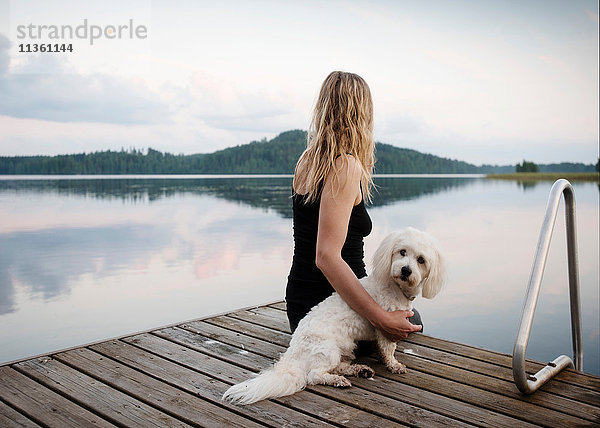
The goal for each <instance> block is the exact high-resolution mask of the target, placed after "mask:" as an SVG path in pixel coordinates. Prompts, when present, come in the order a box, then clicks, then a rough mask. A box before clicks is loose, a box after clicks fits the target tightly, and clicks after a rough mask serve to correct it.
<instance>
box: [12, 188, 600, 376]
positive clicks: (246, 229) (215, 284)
mask: <svg viewBox="0 0 600 428" xmlns="http://www.w3.org/2000/svg"><path fill="white" fill-rule="evenodd" d="M8 178H11V179H8ZM30 178H31V177H30ZM376 183H377V184H378V185H379V193H378V194H377V196H376V198H375V201H374V203H373V205H372V206H371V207H370V208H369V213H370V215H371V217H372V219H373V224H374V228H373V232H372V233H371V235H370V236H369V237H368V238H367V239H366V241H365V246H366V248H365V250H366V257H367V260H368V261H369V262H368V266H367V267H369V264H370V258H371V255H372V254H373V252H374V251H375V248H376V246H377V245H378V243H379V241H380V240H381V239H382V238H383V237H384V236H385V235H386V234H387V233H389V232H391V231H392V230H395V229H398V228H401V227H404V226H408V225H411V226H414V227H417V228H420V229H424V230H426V231H428V232H430V233H431V234H433V235H434V236H436V237H437V238H438V239H439V240H440V241H441V243H442V245H443V247H444V248H445V252H446V256H447V257H446V258H447V261H448V267H449V281H448V284H447V287H446V289H445V290H443V291H442V293H441V294H440V295H439V296H438V297H437V298H436V299H435V300H433V301H426V300H422V299H419V300H417V301H416V305H415V306H416V307H417V308H418V309H419V310H420V311H421V313H422V316H423V319H424V323H425V332H426V333H428V334H431V335H434V336H438V337H443V338H447V339H451V340H455V341H460V342H464V343H469V344H473V345H478V346H482V347H486V348H490V349H495V350H498V351H501V352H507V353H512V346H513V343H514V338H515V333H516V329H517V324H518V321H519V316H520V312H521V306H522V302H523V298H524V294H525V288H526V285H527V280H528V277H529V271H530V269H531V264H532V262H533V257H534V252H535V247H536V243H537V238H538V234H539V230H540V226H541V222H542V218H543V214H544V209H545V205H546V201H547V197H548V192H549V189H550V186H551V183H548V182H544V183H538V184H535V185H528V186H523V185H522V184H519V183H517V182H512V181H489V180H486V179H484V178H480V177H459V178H458V177H446V178H443V177H427V178H407V177H401V178H378V179H377V180H376ZM290 186H291V178H290V177H260V178H257V177H233V178H232V177H218V178H214V177H213V178H206V177H193V178H182V177H177V178H166V177H157V178H152V179H150V178H147V177H143V178H139V177H138V178H131V177H130V178H122V177H120V178H104V179H98V178H97V177H92V178H89V177H88V178H87V179H74V178H73V177H71V178H68V179H64V178H63V179H56V178H52V179H47V178H46V179H36V180H31V179H27V180H25V179H23V180H15V179H14V177H2V179H0V326H1V329H0V362H5V361H9V360H13V359H17V358H21V357H26V356H30V355H34V354H39V353H43V352H47V351H50V350H57V349H61V348H65V347H69V346H74V345H79V344H83V343H88V342H92V341H97V340H101V339H106V338H110V337H114V336H118V335H123V334H127V333H132V332H136V331H140V330H147V329H150V328H152V327H157V326H161V325H165V324H170V323H175V322H178V321H184V320H188V319H193V318H198V317H203V316H207V315H211V314H217V313H221V312H224V311H229V310H232V309H237V308H240V307H244V306H250V305H255V304H262V303H266V302H270V301H275V300H279V299H282V298H283V296H284V289H285V282H286V276H287V273H288V269H289V266H290V262H291V256H292V232H291V230H292V227H291V201H290V199H289V193H290ZM574 187H575V192H576V199H577V216H578V232H579V233H578V239H579V251H580V270H581V272H580V274H581V285H582V290H581V297H582V299H581V300H582V306H583V307H582V310H583V323H584V325H583V339H584V346H583V349H584V366H585V367H584V368H585V370H586V371H588V372H591V373H595V374H600V361H599V359H600V357H599V335H600V327H599V314H598V282H599V280H598V190H599V189H598V185H597V184H596V183H581V184H580V183H577V184H575V185H574ZM563 217H564V215H563V208H562V207H561V211H560V216H559V218H558V220H557V223H556V227H555V236H554V238H553V242H552V247H551V252H550V254H549V257H548V263H547V268H546V273H545V277H544V281H543V284H542V293H543V294H542V295H541V297H540V299H539V302H538V310H537V312H536V316H535V321H534V330H533V332H532V337H531V340H530V345H529V348H528V356H529V357H531V358H534V359H538V360H542V361H547V360H550V359H553V358H554V357H556V356H557V355H558V354H562V353H566V354H567V355H570V354H571V352H572V351H571V339H570V321H569V309H568V308H569V306H568V292H567V268H566V250H565V248H566V246H565V233H564V218H563Z"/></svg>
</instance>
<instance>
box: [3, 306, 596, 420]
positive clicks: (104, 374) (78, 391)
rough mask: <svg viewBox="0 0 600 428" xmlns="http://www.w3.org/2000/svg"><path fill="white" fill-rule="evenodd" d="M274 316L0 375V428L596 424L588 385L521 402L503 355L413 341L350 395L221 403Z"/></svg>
mask: <svg viewBox="0 0 600 428" xmlns="http://www.w3.org/2000/svg"><path fill="white" fill-rule="evenodd" d="M284 310H285V305H284V303H276V304H271V305H266V306H261V307H257V308H254V309H249V310H239V311H236V312H233V313H230V314H227V315H222V316H216V317H212V318H206V319H201V320H197V321H192V322H185V323H182V324H179V325H174V326H171V327H166V328H161V329H157V330H153V331H150V332H146V333H140V334H135V335H132V336H127V337H123V338H120V339H113V340H108V341H105V342H101V343H97V344H93V345H88V346H83V347H79V348H74V349H70V350H66V351H60V352H56V353H52V354H49V355H47V356H43V357H36V358H30V359H27V360H22V361H19V362H15V363H11V364H7V365H4V366H1V367H0V427H13V426H27V427H30V426H55V427H69V426H76V427H82V426H142V427H150V426H158V427H175V426H189V425H192V426H236V427H254V426H273V427H282V426H298V427H311V426H355V427H393V426H426V427H434V426H453V427H454V426H484V427H490V426H492V427H528V426H554V427H570V426H599V425H600V378H599V377H596V376H592V375H588V374H583V373H579V372H575V371H572V370H566V371H563V372H562V373H560V374H559V375H558V377H557V378H555V379H553V380H551V381H550V382H549V383H548V384H547V385H545V386H544V387H543V388H542V389H541V390H540V391H538V392H537V393H535V394H534V395H532V396H522V395H521V394H520V393H519V392H518V390H517V388H516V387H515V385H514V384H513V382H512V370H511V357H510V356H509V355H505V354H501V353H497V352H492V351H488V350H484V349H481V348H476V347H472V346H467V345H462V344H459V343H454V342H449V341H446V340H441V339H436V338H434V337H430V336H427V335H423V334H413V335H411V337H410V338H409V339H408V340H406V341H403V342H401V343H399V345H398V360H400V361H401V362H403V363H404V364H406V366H407V367H408V369H409V372H408V373H406V374H402V375H395V374H392V373H389V372H387V371H386V369H385V367H382V366H381V365H380V364H379V363H377V362H376V361H375V360H374V359H370V358H365V361H366V362H367V364H369V365H371V367H373V368H374V369H375V371H376V376H375V377H374V378H373V379H356V378H350V379H351V381H352V383H353V386H352V387H351V388H347V389H337V388H332V387H327V386H316V387H310V388H307V389H306V390H304V391H302V392H299V393H297V394H295V395H292V396H289V397H284V398H280V399H277V400H272V401H263V402H259V403H256V404H254V405H250V406H245V407H240V406H235V405H231V404H228V403H226V402H223V401H221V395H222V394H223V392H224V391H225V390H226V389H227V388H228V387H229V386H230V385H232V384H233V383H237V382H239V381H241V380H244V379H247V378H248V377H250V376H252V374H253V373H255V372H257V371H259V370H261V369H263V368H265V367H268V366H269V365H271V364H272V363H273V360H274V359H276V358H277V357H278V355H279V354H280V353H281V352H283V351H284V350H285V348H286V346H287V344H288V342H289V339H290V334H289V328H288V324H287V318H286V316H285V311H284ZM539 367H541V364H540V363H536V362H530V367H529V369H531V371H532V372H535V371H537V370H538V369H539Z"/></svg>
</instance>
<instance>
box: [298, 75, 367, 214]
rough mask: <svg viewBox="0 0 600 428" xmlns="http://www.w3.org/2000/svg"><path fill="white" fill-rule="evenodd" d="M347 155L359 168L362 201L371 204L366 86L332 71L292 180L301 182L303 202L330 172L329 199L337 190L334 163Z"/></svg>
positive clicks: (316, 195)
mask: <svg viewBox="0 0 600 428" xmlns="http://www.w3.org/2000/svg"><path fill="white" fill-rule="evenodd" d="M345 154H351V155H352V156H354V157H355V158H356V160H358V161H359V164H360V166H361V169H362V177H361V180H360V185H361V189H362V192H363V199H365V200H366V201H368V202H370V201H371V190H372V188H373V177H372V175H373V165H374V163H375V143H374V141H373V100H372V98H371V91H370V89H369V86H368V85H367V83H366V82H365V81H364V79H363V78H362V77H360V76H359V75H357V74H354V73H346V72H343V71H333V72H331V73H330V74H329V76H327V78H326V79H325V81H324V82H323V85H322V86H321V90H320V92H319V98H318V99H317V103H316V105H315V108H314V111H313V116H312V120H311V124H310V127H309V130H308V134H307V146H306V150H304V153H302V155H301V156H300V159H299V160H298V163H297V164H296V171H295V174H294V177H295V178H296V177H298V175H299V173H301V174H302V175H303V176H304V177H306V180H305V187H306V192H305V193H304V196H305V203H310V202H313V201H315V200H317V199H318V198H319V196H320V191H321V188H322V186H321V184H322V183H323V182H324V181H325V178H326V177H327V176H328V175H329V174H330V173H333V177H332V188H333V196H334V197H335V194H336V192H337V191H339V172H340V169H342V168H343V167H345V165H343V166H342V168H336V167H335V160H336V159H337V157H338V156H341V157H342V159H343V160H344V163H346V162H347V161H348V160H347V157H346V156H344V155H345Z"/></svg>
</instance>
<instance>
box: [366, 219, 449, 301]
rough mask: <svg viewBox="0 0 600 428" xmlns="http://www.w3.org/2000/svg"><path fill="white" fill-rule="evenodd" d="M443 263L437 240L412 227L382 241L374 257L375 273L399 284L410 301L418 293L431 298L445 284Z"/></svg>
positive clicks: (382, 279)
mask: <svg viewBox="0 0 600 428" xmlns="http://www.w3.org/2000/svg"><path fill="white" fill-rule="evenodd" d="M444 265H445V264H444V259H443V257H442V255H441V254H440V251H439V248H438V244H437V242H436V241H435V240H434V239H433V238H432V237H431V236H430V235H429V234H427V233H425V232H422V231H420V230H417V229H414V228H411V227H409V228H406V229H402V230H400V231H398V232H394V233H391V234H390V235H388V236H387V237H386V238H385V239H384V240H383V241H382V242H381V244H380V246H379V248H378V249H377V251H376V252H375V256H374V260H373V275H374V276H376V277H377V278H378V279H379V280H380V281H385V282H393V283H394V284H396V285H397V286H398V287H400V288H401V290H402V292H403V293H404V295H405V296H406V297H407V298H408V299H409V300H413V299H414V298H415V297H417V296H418V294H419V292H422V294H423V297H425V298H428V299H431V298H433V297H435V295H436V294H437V293H438V292H439V291H440V289H441V288H442V285H443V283H444V279H445V266H444Z"/></svg>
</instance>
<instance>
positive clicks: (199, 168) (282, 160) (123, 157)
mask: <svg viewBox="0 0 600 428" xmlns="http://www.w3.org/2000/svg"><path fill="white" fill-rule="evenodd" d="M305 147H306V131H302V130H292V131H287V132H283V133H281V134H279V135H278V136H276V137H275V138H273V139H271V140H269V141H267V140H266V139H263V140H262V141H253V142H251V143H249V144H244V145H239V146H235V147H229V148H227V149H224V150H219V151H216V152H213V153H206V154H193V155H183V154H179V155H174V154H171V153H162V152H160V151H157V150H154V149H151V148H149V149H148V150H147V151H145V152H144V151H143V150H138V149H131V150H124V149H122V150H121V151H111V150H107V151H99V152H93V153H80V154H70V155H57V156H0V174H291V173H293V172H294V166H295V164H296V161H297V160H298V157H299V156H300V154H301V153H302V151H303V150H304V148H305ZM376 158H377V162H376V164H375V173H377V174H478V173H479V174H487V173H511V172H514V171H515V165H505V166H496V165H482V166H476V165H473V164H469V163H466V162H462V161H458V160H452V159H447V158H442V157H438V156H434V155H431V154H425V153H421V152H418V151H415V150H410V149H403V148H399V147H395V146H392V145H390V144H384V143H377V144H376ZM539 169H540V171H560V172H590V171H594V165H591V164H590V165H584V164H575V163H562V164H551V165H539Z"/></svg>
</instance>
